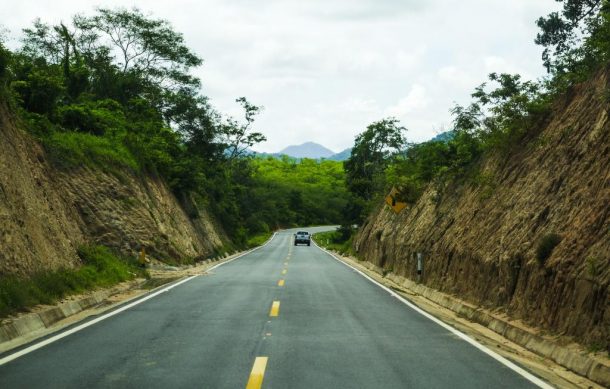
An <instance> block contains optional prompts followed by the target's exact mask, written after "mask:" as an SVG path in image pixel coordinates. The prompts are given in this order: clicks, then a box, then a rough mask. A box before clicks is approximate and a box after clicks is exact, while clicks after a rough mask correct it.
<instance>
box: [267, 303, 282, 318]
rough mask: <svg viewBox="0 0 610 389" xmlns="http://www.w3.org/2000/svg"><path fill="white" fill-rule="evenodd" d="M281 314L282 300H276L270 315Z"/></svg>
mask: <svg viewBox="0 0 610 389" xmlns="http://www.w3.org/2000/svg"><path fill="white" fill-rule="evenodd" d="M279 314H280V302H279V301H274V302H273V304H271V311H269V316H271V317H276V316H277V315H279Z"/></svg>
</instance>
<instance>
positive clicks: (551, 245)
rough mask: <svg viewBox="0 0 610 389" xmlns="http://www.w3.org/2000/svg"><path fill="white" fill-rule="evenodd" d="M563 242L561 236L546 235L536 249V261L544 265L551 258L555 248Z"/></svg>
mask: <svg viewBox="0 0 610 389" xmlns="http://www.w3.org/2000/svg"><path fill="white" fill-rule="evenodd" d="M560 242H561V235H558V234H555V233H551V234H546V235H544V236H543V237H542V238H541V239H540V242H538V247H537V248H536V259H537V260H538V262H539V263H540V264H544V263H545V262H546V260H547V259H548V258H549V257H550V256H551V253H553V250H554V249H555V247H556V246H557V245H558V244H559V243H560Z"/></svg>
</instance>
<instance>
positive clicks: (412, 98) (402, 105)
mask: <svg viewBox="0 0 610 389" xmlns="http://www.w3.org/2000/svg"><path fill="white" fill-rule="evenodd" d="M429 102H430V100H429V98H428V96H427V94H426V88H425V87H423V86H422V85H418V84H415V85H413V87H412V88H411V91H410V92H409V94H408V95H407V96H405V97H403V98H402V99H400V100H399V101H398V103H396V104H395V105H392V106H390V107H388V108H387V109H386V110H385V111H384V114H385V115H386V116H394V117H396V118H399V119H401V118H406V117H407V115H408V114H410V113H413V112H415V113H416V112H417V111H421V110H423V109H425V108H426V107H428V103H429Z"/></svg>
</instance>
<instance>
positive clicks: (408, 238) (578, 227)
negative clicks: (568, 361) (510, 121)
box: [354, 72, 610, 348]
mask: <svg viewBox="0 0 610 389" xmlns="http://www.w3.org/2000/svg"><path fill="white" fill-rule="evenodd" d="M609 74H610V72H604V73H601V74H599V75H598V76H597V77H596V79H595V80H592V81H591V82H588V83H585V84H582V85H579V86H578V87H576V88H574V90H572V91H571V92H570V93H569V94H568V96H566V97H565V98H564V100H563V101H561V102H558V103H557V105H556V106H555V109H554V113H553V115H552V116H551V117H550V119H549V120H548V121H547V123H545V125H544V126H543V127H544V128H543V129H542V131H541V132H540V133H539V134H538V135H535V134H532V135H531V139H529V140H528V141H526V142H524V144H523V145H522V147H521V148H520V150H516V151H514V152H513V153H512V154H510V155H509V156H508V157H499V156H495V157H492V158H489V159H487V160H486V161H484V162H483V165H482V167H481V174H482V175H481V176H482V177H485V180H483V182H484V184H479V185H475V184H472V183H466V184H458V183H453V184H451V185H449V186H448V187H447V188H445V189H444V190H443V191H442V192H436V191H435V190H434V188H432V187H431V188H429V189H428V190H427V191H426V193H425V194H424V195H423V196H422V197H421V199H420V200H419V201H418V202H417V203H416V204H415V205H414V206H413V207H412V208H411V209H405V210H404V211H403V212H402V213H400V214H398V215H395V214H394V213H393V212H392V211H391V210H389V208H388V207H386V206H384V207H383V208H381V209H380V210H378V212H376V213H375V214H373V215H372V216H371V217H370V218H369V220H368V221H367V222H366V223H365V224H364V226H363V227H362V229H361V231H360V233H359V235H358V236H357V237H356V239H355V243H354V245H355V248H356V249H357V250H358V252H359V254H360V255H361V256H362V257H363V258H364V259H365V260H367V261H370V262H372V263H374V264H376V265H378V266H381V267H383V268H384V269H386V270H388V271H392V272H394V273H397V274H399V275H403V276H406V277H408V278H411V279H414V280H415V279H417V272H416V262H417V261H416V259H415V258H414V255H415V253H417V252H423V253H424V254H425V260H424V261H425V262H424V274H423V278H422V282H423V283H425V284H426V285H428V286H431V287H434V288H436V289H440V290H442V291H444V292H448V293H452V294H455V295H457V296H459V297H460V298H463V299H465V300H467V301H469V302H472V303H475V304H479V305H483V306H486V307H492V308H493V307H498V308H499V309H500V310H502V311H505V312H506V313H508V314H509V315H511V316H513V317H515V318H520V319H523V320H524V321H526V322H528V323H530V324H532V325H535V326H539V327H542V328H544V329H547V330H551V332H554V333H561V334H565V335H570V336H574V337H575V338H576V339H578V340H579V341H581V342H585V343H588V344H593V345H596V346H601V347H605V348H610V308H609V304H608V302H609V298H610V295H609V294H608V283H609V280H610V266H609V265H610V121H609V120H608V115H609V112H610V88H609V85H610V82H609ZM551 233H556V234H559V235H560V236H561V238H562V240H561V242H560V243H559V245H557V246H556V247H555V249H554V250H553V251H552V253H551V255H550V256H549V257H548V259H546V260H545V261H541V260H538V259H537V258H536V249H537V247H538V245H539V243H540V241H541V240H542V239H543V237H544V236H545V235H548V234H551Z"/></svg>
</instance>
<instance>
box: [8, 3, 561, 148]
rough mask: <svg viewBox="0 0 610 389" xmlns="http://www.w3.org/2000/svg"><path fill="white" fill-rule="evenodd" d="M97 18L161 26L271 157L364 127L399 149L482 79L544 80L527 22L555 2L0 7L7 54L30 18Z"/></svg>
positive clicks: (343, 138) (443, 117)
mask: <svg viewBox="0 0 610 389" xmlns="http://www.w3.org/2000/svg"><path fill="white" fill-rule="evenodd" d="M98 6H108V7H114V6H125V7H133V6H136V7H138V8H140V9H142V10H143V11H144V12H146V13H150V14H151V15H152V16H155V17H160V18H164V19H167V20H169V21H170V22H171V23H172V24H173V25H174V27H175V28H176V30H178V31H180V32H182V33H183V34H184V36H185V39H186V42H187V45H188V46H189V47H191V48H192V49H193V50H194V51H195V52H196V53H197V54H199V55H200V56H201V57H202V58H204V61H205V62H204V64H203V66H202V67H201V68H199V69H197V70H196V71H195V72H196V74H197V75H198V76H200V77H201V79H202V80H203V88H204V90H203V93H204V94H205V95H207V96H209V97H210V98H211V101H212V104H213V105H214V106H215V107H216V108H218V109H219V110H220V111H221V112H225V113H228V114H232V115H236V116H237V115H239V114H240V110H239V107H238V106H237V105H236V103H235V98H237V97H239V96H246V97H247V98H248V99H249V100H250V101H251V102H252V103H254V104H256V105H262V106H264V111H263V113H262V114H261V115H260V117H259V118H258V120H257V122H256V129H257V130H259V131H261V132H263V133H264V134H265V135H266V136H267V138H268V141H267V142H265V143H263V144H261V145H259V146H258V147H256V149H257V150H259V151H268V152H275V151H279V150H280V149H282V148H284V147H285V146H287V145H291V144H299V143H303V142H304V141H314V142H318V143H321V144H323V145H325V146H326V147H328V148H330V149H332V150H334V151H340V150H343V149H345V148H347V147H350V146H351V145H352V144H353V141H354V137H355V136H356V135H357V134H358V133H360V132H362V131H363V130H364V129H365V128H366V126H367V125H368V124H369V123H371V122H373V121H375V120H379V119H382V118H384V117H387V116H395V117H396V118H398V119H400V120H401V123H402V124H403V125H404V126H406V127H407V128H408V129H409V131H408V133H407V137H408V139H409V140H410V141H414V142H418V141H424V140H427V139H429V138H431V137H433V136H434V135H436V134H437V133H439V132H442V131H444V130H445V129H447V128H448V127H449V126H450V124H451V118H450V116H449V109H450V108H451V107H452V106H453V105H454V103H456V102H457V103H461V104H467V103H468V101H469V96H470V93H471V91H472V90H473V88H474V87H475V86H477V85H478V84H480V83H481V82H483V81H484V79H485V77H486V75H487V74H488V73H490V72H493V71H496V72H511V73H512V72H518V73H520V74H522V75H523V76H524V77H526V78H538V77H540V76H542V75H543V74H544V69H543V68H542V66H541V60H540V53H541V50H540V48H539V47H537V46H536V45H534V43H533V40H534V37H535V35H536V32H537V28H536V26H535V24H534V21H535V20H536V19H537V18H538V17H539V16H542V15H546V14H548V13H549V12H551V11H553V10H556V9H558V7H559V6H558V4H557V3H556V2H555V0H511V1H506V0H309V1H304V0H252V1H249V0H198V1H195V0H192V1H179V0H173V1H167V0H164V1H157V0H154V1H150V0H149V1H125V0H120V1H118V0H113V1H85V0H80V1H68V0H55V1H53V2H46V1H45V2H41V1H30V0H19V1H16V2H12V1H11V2H9V1H3V2H1V3H0V15H3V17H2V20H1V21H0V23H1V24H2V25H3V26H4V28H6V29H8V30H9V31H10V37H11V39H12V42H10V45H11V46H14V45H16V44H17V43H18V38H19V35H20V30H21V28H23V27H25V26H28V25H30V24H31V22H32V21H33V20H34V19H35V18H36V17H40V18H41V19H42V20H43V21H45V22H49V23H56V22H58V21H60V20H64V21H67V20H69V19H70V17H71V15H73V14H75V13H91V12H93V10H94V9H95V8H96V7H98Z"/></svg>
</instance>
